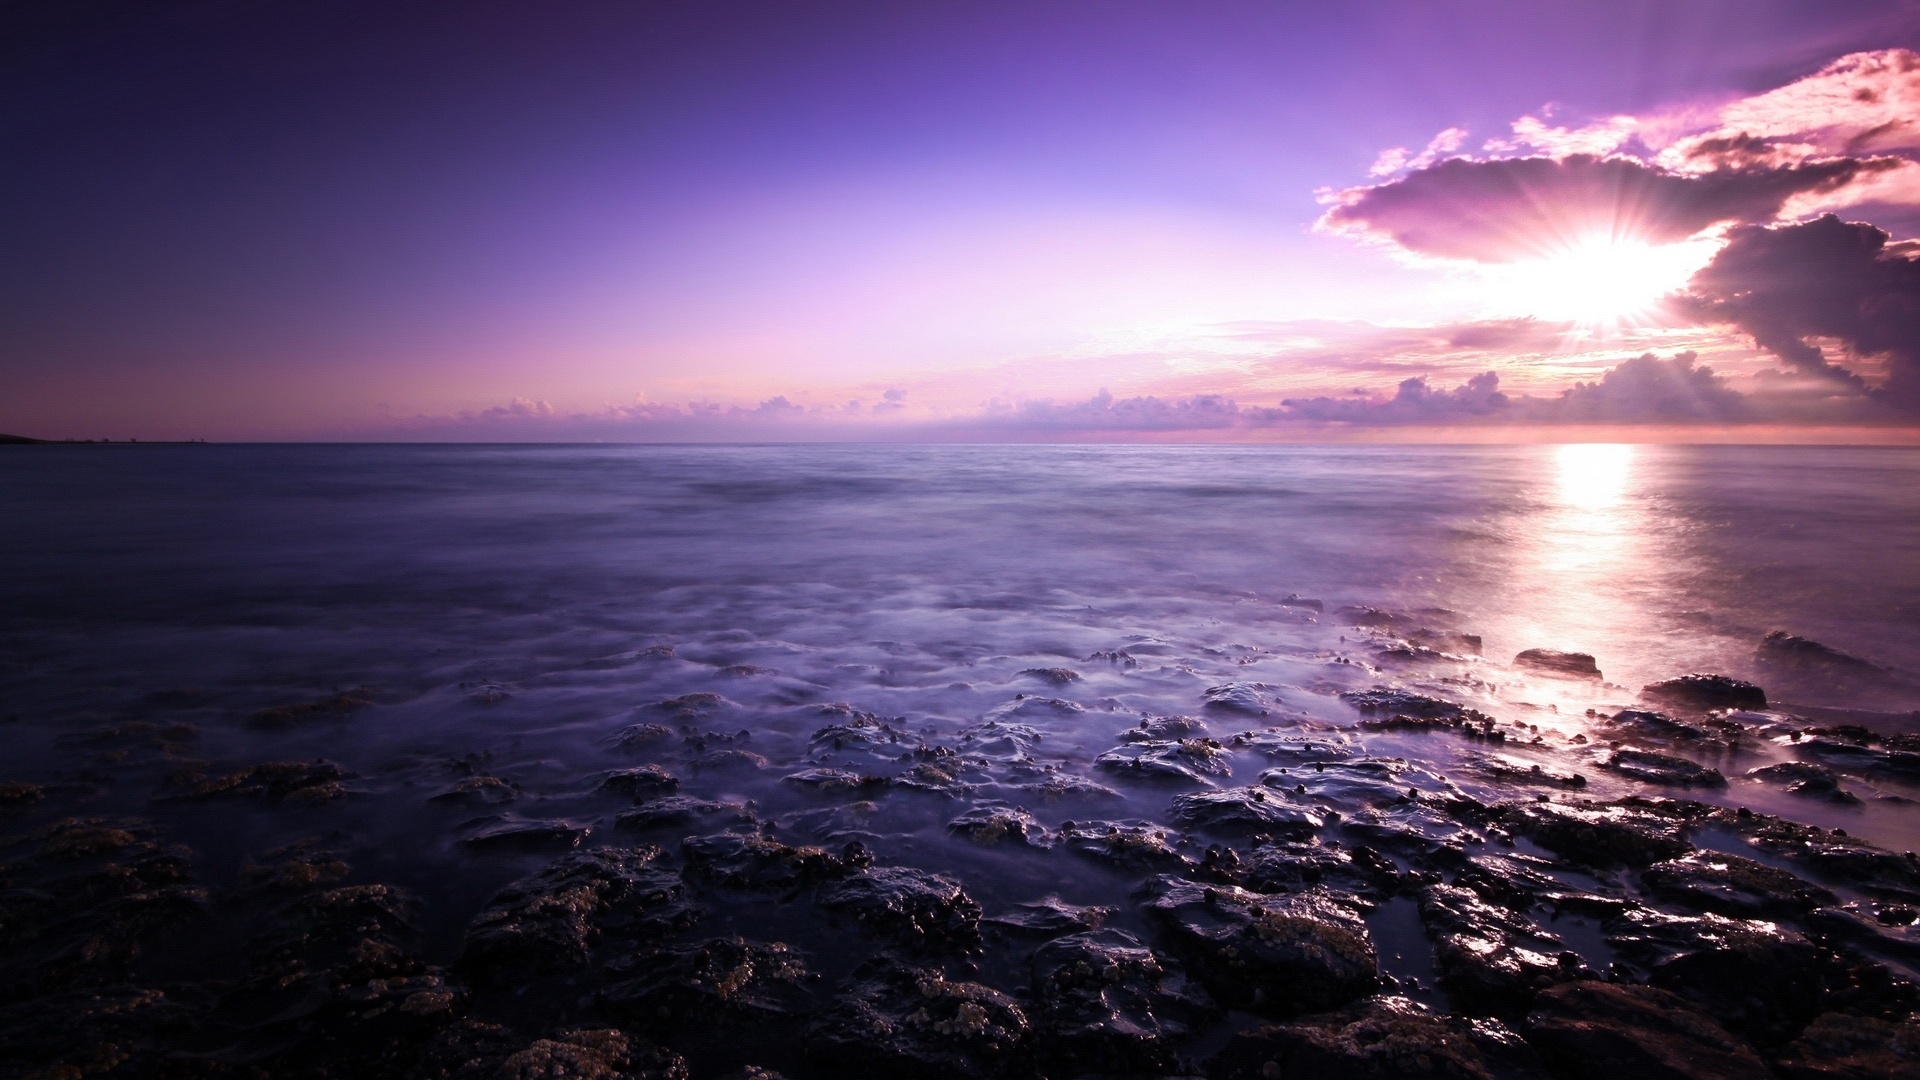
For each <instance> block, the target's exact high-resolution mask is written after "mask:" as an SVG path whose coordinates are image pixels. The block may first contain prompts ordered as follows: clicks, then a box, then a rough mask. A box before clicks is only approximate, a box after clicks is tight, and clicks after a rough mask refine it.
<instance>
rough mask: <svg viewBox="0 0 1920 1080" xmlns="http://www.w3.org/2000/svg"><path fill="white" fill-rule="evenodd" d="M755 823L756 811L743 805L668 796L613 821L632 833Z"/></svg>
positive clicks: (623, 812)
mask: <svg viewBox="0 0 1920 1080" xmlns="http://www.w3.org/2000/svg"><path fill="white" fill-rule="evenodd" d="M755 820H756V819H755V818H754V816H753V812H752V811H751V810H748V809H747V808H746V806H744V805H742V804H740V803H736V802H715V801H714V800H712V799H695V798H692V797H690V796H686V795H669V796H667V797H666V798H664V799H655V800H653V801H652V802H646V803H641V804H640V805H639V806H636V807H634V808H633V809H631V810H623V811H621V812H620V814H619V816H617V817H615V818H614V819H613V823H614V825H615V826H617V827H619V828H622V829H626V830H628V831H630V832H647V831H650V830H654V829H678V828H685V827H688V826H699V827H702V828H711V829H718V828H726V827H727V826H731V825H751V824H753V823H754V822H755Z"/></svg>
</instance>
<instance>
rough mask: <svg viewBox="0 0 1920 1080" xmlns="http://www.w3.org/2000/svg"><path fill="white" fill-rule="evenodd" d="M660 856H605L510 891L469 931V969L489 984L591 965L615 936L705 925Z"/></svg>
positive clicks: (578, 857)
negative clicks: (600, 947)
mask: <svg viewBox="0 0 1920 1080" xmlns="http://www.w3.org/2000/svg"><path fill="white" fill-rule="evenodd" d="M659 858H660V849H659V848H657V847H644V848H597V849H595V850H592V851H580V852H575V853H573V854H570V855H565V856H562V857H561V858H559V859H557V860H555V861H554V862H552V863H550V864H549V865H548V866H547V867H546V868H545V869H543V870H541V871H540V872H538V873H536V874H533V875H530V876H528V877H525V878H522V879H520V880H519V881H516V882H514V883H513V884H511V885H509V886H507V887H506V888H505V889H502V890H501V891H500V892H499V893H498V894H497V895H496V896H495V897H494V898H493V900H492V901H491V902H490V903H489V904H488V905H487V907H486V908H485V909H484V910H483V911H481V912H480V914H478V915H476V916H474V919H473V922H472V924H471V925H469V926H468V928H467V937H466V944H465V946H464V948H463V951H462V954H461V966H462V968H463V969H465V970H468V971H471V972H474V973H475V974H476V975H478V976H480V977H483V978H496V979H502V980H505V979H517V978H520V977H522V976H523V975H524V974H526V973H527V972H530V971H541V970H555V969H560V968H567V967H574V966H579V965H582V964H585V963H586V962H587V960H588V959H589V957H590V956H591V954H592V952H593V949H594V948H595V946H596V945H597V944H598V943H599V942H600V940H601V938H602V937H603V936H604V935H607V934H615V935H619V936H622V937H627V938H643V937H646V936H649V935H652V934H657V933H659V932H661V931H663V930H664V929H668V928H674V927H679V926H685V925H689V924H691V923H693V922H694V921H696V920H697V919H698V918H699V914H700V912H699V909H698V908H697V907H695V906H694V905H693V904H691V903H690V902H689V901H688V900H687V899H686V888H685V886H684V885H682V884H681V881H680V876H679V875H678V874H675V873H673V872H671V871H669V870H665V869H662V868H661V867H660V866H658V865H657V863H658V860H659Z"/></svg>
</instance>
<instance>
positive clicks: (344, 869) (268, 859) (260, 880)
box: [240, 838, 350, 892]
mask: <svg viewBox="0 0 1920 1080" xmlns="http://www.w3.org/2000/svg"><path fill="white" fill-rule="evenodd" d="M321 843H322V841H320V840H318V839H315V838H308V839H306V840H298V841H295V842H293V843H291V844H285V845H282V846H280V847H277V848H274V849H272V850H271V851H267V852H265V853H263V854H262V855H260V856H259V857H258V858H257V859H253V858H250V859H248V860H247V861H246V862H245V863H243V864H242V865H241V867H240V883H241V885H242V887H244V888H246V889H248V890H263V889H264V890H273V891H279V892H299V891H301V890H303V889H310V888H315V887H318V886H328V885H338V884H339V883H340V882H342V881H345V880H346V877H347V873H348V872H349V870H350V867H348V865H347V864H346V862H345V860H343V859H341V858H340V854H339V853H338V852H335V851H330V850H327V849H326V848H323V847H321V846H320V845H321Z"/></svg>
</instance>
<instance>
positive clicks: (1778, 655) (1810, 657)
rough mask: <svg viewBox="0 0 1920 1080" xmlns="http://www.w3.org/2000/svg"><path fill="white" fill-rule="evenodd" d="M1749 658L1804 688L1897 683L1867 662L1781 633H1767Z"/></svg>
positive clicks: (1888, 673)
mask: <svg viewBox="0 0 1920 1080" xmlns="http://www.w3.org/2000/svg"><path fill="white" fill-rule="evenodd" d="M1753 658H1754V661H1755V662H1756V663H1757V664H1759V665H1760V666H1761V667H1762V668H1764V669H1766V671H1767V672H1768V673H1769V674H1771V675H1773V676H1775V677H1777V678H1781V679H1785V680H1787V681H1790V682H1792V683H1794V684H1795V685H1798V686H1802V687H1808V688H1813V687H1817V688H1819V689H1823V690H1829V691H1832V690H1850V689H1858V688H1863V687H1864V688H1882V687H1891V686H1897V685H1898V684H1899V682H1900V678H1899V676H1898V675H1897V674H1895V673H1894V672H1893V671H1891V670H1889V669H1888V668H1884V667H1882V666H1880V665H1879V664H1876V663H1874V662H1873V661H1871V660H1865V659H1862V658H1861V657H1858V656H1854V655H1852V654H1851V653H1845V652H1841V651H1840V650H1839V649H1836V648H1834V647H1832V646H1830V645H1823V644H1821V643H1820V642H1818V641H1812V640H1810V639H1808V638H1803V637H1799V636H1797V635H1794V634H1789V633H1787V632H1786V631H1784V630H1775V631H1774V632H1773V633H1771V634H1768V635H1767V636H1766V637H1765V638H1764V639H1763V640H1762V641H1761V642H1760V646H1759V648H1757V649H1756V650H1754V655H1753Z"/></svg>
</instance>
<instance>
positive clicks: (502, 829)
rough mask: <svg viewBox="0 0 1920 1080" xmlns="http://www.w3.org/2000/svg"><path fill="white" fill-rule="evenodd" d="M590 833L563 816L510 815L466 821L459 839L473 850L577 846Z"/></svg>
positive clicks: (585, 827)
mask: <svg viewBox="0 0 1920 1080" xmlns="http://www.w3.org/2000/svg"><path fill="white" fill-rule="evenodd" d="M592 832H593V829H592V827H591V826H587V825H576V824H574V823H573V822H571V821H567V820H565V819H564V818H523V817H514V816H511V815H503V816H500V817H492V818H482V819H480V820H479V821H476V822H470V823H469V824H468V827H467V828H466V829H465V830H464V831H463V833H462V835H461V837H460V842H461V843H462V844H464V845H466V846H467V847H469V848H472V849H474V850H476V851H491V850H507V849H516V848H517V849H535V848H572V847H579V846H580V841H582V840H585V839H586V838H587V836H588V835H589V834H590V833H592Z"/></svg>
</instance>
